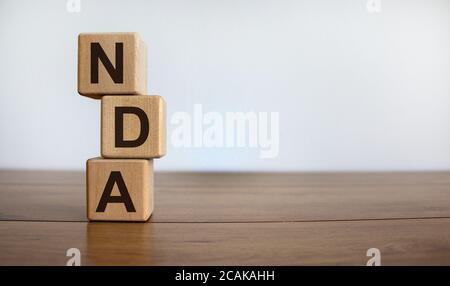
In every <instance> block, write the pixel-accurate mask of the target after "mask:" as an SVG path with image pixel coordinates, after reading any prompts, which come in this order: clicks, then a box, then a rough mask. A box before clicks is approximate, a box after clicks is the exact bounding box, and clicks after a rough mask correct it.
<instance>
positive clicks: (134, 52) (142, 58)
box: [78, 33, 147, 99]
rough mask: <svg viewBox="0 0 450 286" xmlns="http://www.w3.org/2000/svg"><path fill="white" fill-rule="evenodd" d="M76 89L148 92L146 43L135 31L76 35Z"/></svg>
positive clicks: (85, 91)
mask: <svg viewBox="0 0 450 286" xmlns="http://www.w3.org/2000/svg"><path fill="white" fill-rule="evenodd" d="M78 93H80V94H81V95H84V96H88V97H91V98H96V99H98V98H101V97H102V96H103V95H104V94H123V95H133V94H146V93H147V46H146V44H145V43H144V41H142V39H141V37H140V36H139V35H138V34H137V33H94V34H84V33H83V34H80V35H79V36H78Z"/></svg>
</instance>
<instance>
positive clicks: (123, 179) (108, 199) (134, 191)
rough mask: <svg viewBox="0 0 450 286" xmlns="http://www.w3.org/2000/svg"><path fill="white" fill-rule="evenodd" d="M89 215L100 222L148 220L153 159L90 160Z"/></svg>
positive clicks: (88, 184)
mask: <svg viewBox="0 0 450 286" xmlns="http://www.w3.org/2000/svg"><path fill="white" fill-rule="evenodd" d="M86 165H87V166H86V167H87V172H86V173H87V176H86V185H87V189H86V192H87V216H88V219H89V220H97V221H98V220H100V221H146V220H148V219H149V217H150V215H151V214H152V211H153V161H152V160H145V159H102V158H93V159H89V160H88V161H87V163H86Z"/></svg>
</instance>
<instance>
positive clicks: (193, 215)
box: [0, 170, 450, 265]
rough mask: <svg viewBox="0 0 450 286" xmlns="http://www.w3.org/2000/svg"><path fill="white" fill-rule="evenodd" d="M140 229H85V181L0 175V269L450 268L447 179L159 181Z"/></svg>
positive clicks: (421, 175)
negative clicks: (74, 262)
mask: <svg viewBox="0 0 450 286" xmlns="http://www.w3.org/2000/svg"><path fill="white" fill-rule="evenodd" d="M155 181H156V182H155V210H154V213H153V215H152V217H151V219H150V221H149V222H147V223H105V222H103V223H100V222H96V223H88V222H87V221H86V214H85V213H86V202H85V200H86V198H85V178H84V173H82V172H50V171H45V172H44V171H8V170H3V171H0V196H1V199H0V265H65V264H66V261H67V260H68V259H69V258H68V257H66V250H67V249H69V248H74V247H75V248H78V249H80V251H81V263H82V265H365V264H366V262H367V260H368V259H369V257H367V256H366V252H367V250H368V249H369V248H378V249H379V250H380V251H381V263H382V265H450V172H417V173H157V174H156V175H155Z"/></svg>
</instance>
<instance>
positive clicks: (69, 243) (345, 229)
mask: <svg viewBox="0 0 450 286" xmlns="http://www.w3.org/2000/svg"><path fill="white" fill-rule="evenodd" d="M0 233H1V234H2V238H1V239H0V250H1V251H0V265H65V263H66V261H67V260H68V259H69V258H68V257H66V256H65V254H66V250H67V249H68V248H72V247H76V248H78V249H80V251H81V263H82V265H365V264H366V262H367V260H368V259H369V257H367V256H366V251H367V250H368V249H369V248H373V247H376V248H378V249H380V251H381V263H382V265H385V266H386V265H450V219H431V220H430V219H418V220H387V221H352V222H302V223H299V222H291V223H225V224H224V223H206V224H205V223H176V224H173V223H146V224H133V223H120V224H117V223H115V224H114V223H51V222H0Z"/></svg>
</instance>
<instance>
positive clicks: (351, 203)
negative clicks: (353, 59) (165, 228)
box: [0, 172, 450, 222]
mask: <svg viewBox="0 0 450 286" xmlns="http://www.w3.org/2000/svg"><path fill="white" fill-rule="evenodd" d="M1 174H2V173H1V172H0V177H1ZM8 174H9V176H7V175H8ZM12 174H13V173H11V172H7V173H6V174H4V175H3V177H7V178H8V179H10V180H12V179H13V177H14V176H13V175H12ZM43 174H46V173H43ZM58 174H60V173H55V181H57V180H63V181H68V182H70V184H68V185H64V184H62V182H59V183H58V184H56V182H55V184H54V185H47V183H46V182H47V181H45V178H46V177H45V176H44V175H42V176H40V177H39V179H40V180H41V181H40V182H41V183H42V184H37V185H30V184H29V183H26V180H25V179H24V180H23V181H24V183H23V184H20V185H18V184H13V183H11V182H10V183H8V184H3V185H2V184H0V194H1V195H2V200H0V219H1V220H51V221H84V220H86V218H85V209H86V205H85V185H84V183H83V182H84V178H83V176H81V175H80V174H79V173H75V174H78V175H77V176H75V177H76V178H77V180H75V179H73V180H72V179H71V177H70V176H67V175H64V174H65V173H62V174H63V175H61V176H58ZM155 176H156V185H155V210H154V213H153V215H152V217H151V219H150V221H154V222H249V221H250V222H252V221H259V222H263V221H317V220H355V219H384V218H421V217H426V218H432V217H450V204H449V203H448V202H450V191H449V190H450V184H448V183H445V176H444V174H441V175H439V176H438V175H436V176H435V177H436V178H437V177H438V178H440V180H441V183H439V180H437V179H436V180H434V178H435V177H433V176H431V174H424V175H423V178H422V180H421V176H420V175H419V174H415V175H414V176H412V175H408V176H407V177H406V178H397V180H395V178H394V176H392V178H391V179H389V180H379V183H378V184H376V182H370V183H368V184H363V182H362V180H361V179H360V178H359V176H360V175H359V174H353V177H354V178H355V182H354V183H352V181H351V180H350V178H351V176H350V175H346V176H347V177H348V179H347V181H346V183H345V184H344V183H342V182H340V183H336V184H335V183H333V182H332V181H331V180H332V179H328V180H329V181H328V182H326V181H325V180H324V182H321V181H320V179H319V177H318V180H317V181H314V180H312V179H311V178H310V179H309V181H307V180H305V181H301V182H298V184H299V185H298V186H292V185H293V184H296V183H297V182H296V181H295V180H297V177H295V176H292V177H291V178H292V180H291V182H287V181H286V178H289V177H287V175H284V174H282V175H280V176H281V177H282V179H279V178H277V176H276V175H273V174H272V175H271V177H272V178H273V180H274V181H277V180H279V181H280V182H281V183H280V185H282V183H283V182H284V184H286V185H287V186H278V187H276V186H273V184H268V186H258V185H257V182H256V180H255V182H252V181H249V182H247V186H246V184H245V183H243V184H242V185H243V186H241V187H239V186H235V185H234V184H233V183H232V182H233V181H234V179H233V176H231V175H229V174H223V175H219V174H214V175H213V176H214V177H215V178H216V179H217V181H214V182H215V184H216V186H214V184H213V182H211V183H210V184H209V185H210V186H208V185H206V186H200V182H198V181H196V180H195V179H194V178H199V179H203V178H204V177H205V176H206V175H205V176H201V175H196V174H194V175H193V178H189V175H188V174H177V173H173V174H168V173H166V174H159V173H156V175H155ZM241 176H242V175H239V177H241ZM326 176H327V175H324V177H326ZM364 176H365V177H370V176H368V175H364ZM377 176H378V175H377ZM389 176H390V175H389ZM389 176H387V177H389ZM447 176H448V175H447ZM165 177H167V178H165ZM250 177H253V178H258V175H256V174H253V175H250ZM260 177H261V178H265V176H260ZM299 177H302V175H299ZM400 177H401V176H400ZM408 177H411V178H414V180H415V181H413V184H411V183H410V182H408V181H404V180H406V179H407V178H408ZM21 178H23V177H21ZM158 178H159V180H158ZM169 178H171V179H172V180H171V181H170V180H169ZM187 178H189V179H187ZM16 179H18V178H16ZM30 180H32V179H30ZM78 180H80V181H79V182H78ZM184 180H186V183H185V184H183V183H182V181H184ZM228 180H230V181H231V182H230V181H228ZM333 180H337V178H336V179H333ZM77 182H78V184H77ZM191 182H192V183H191ZM220 182H223V183H224V186H223V187H221V186H217V185H219V183H220ZM253 183H255V184H256V185H252V184H253ZM228 184H230V186H228Z"/></svg>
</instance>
